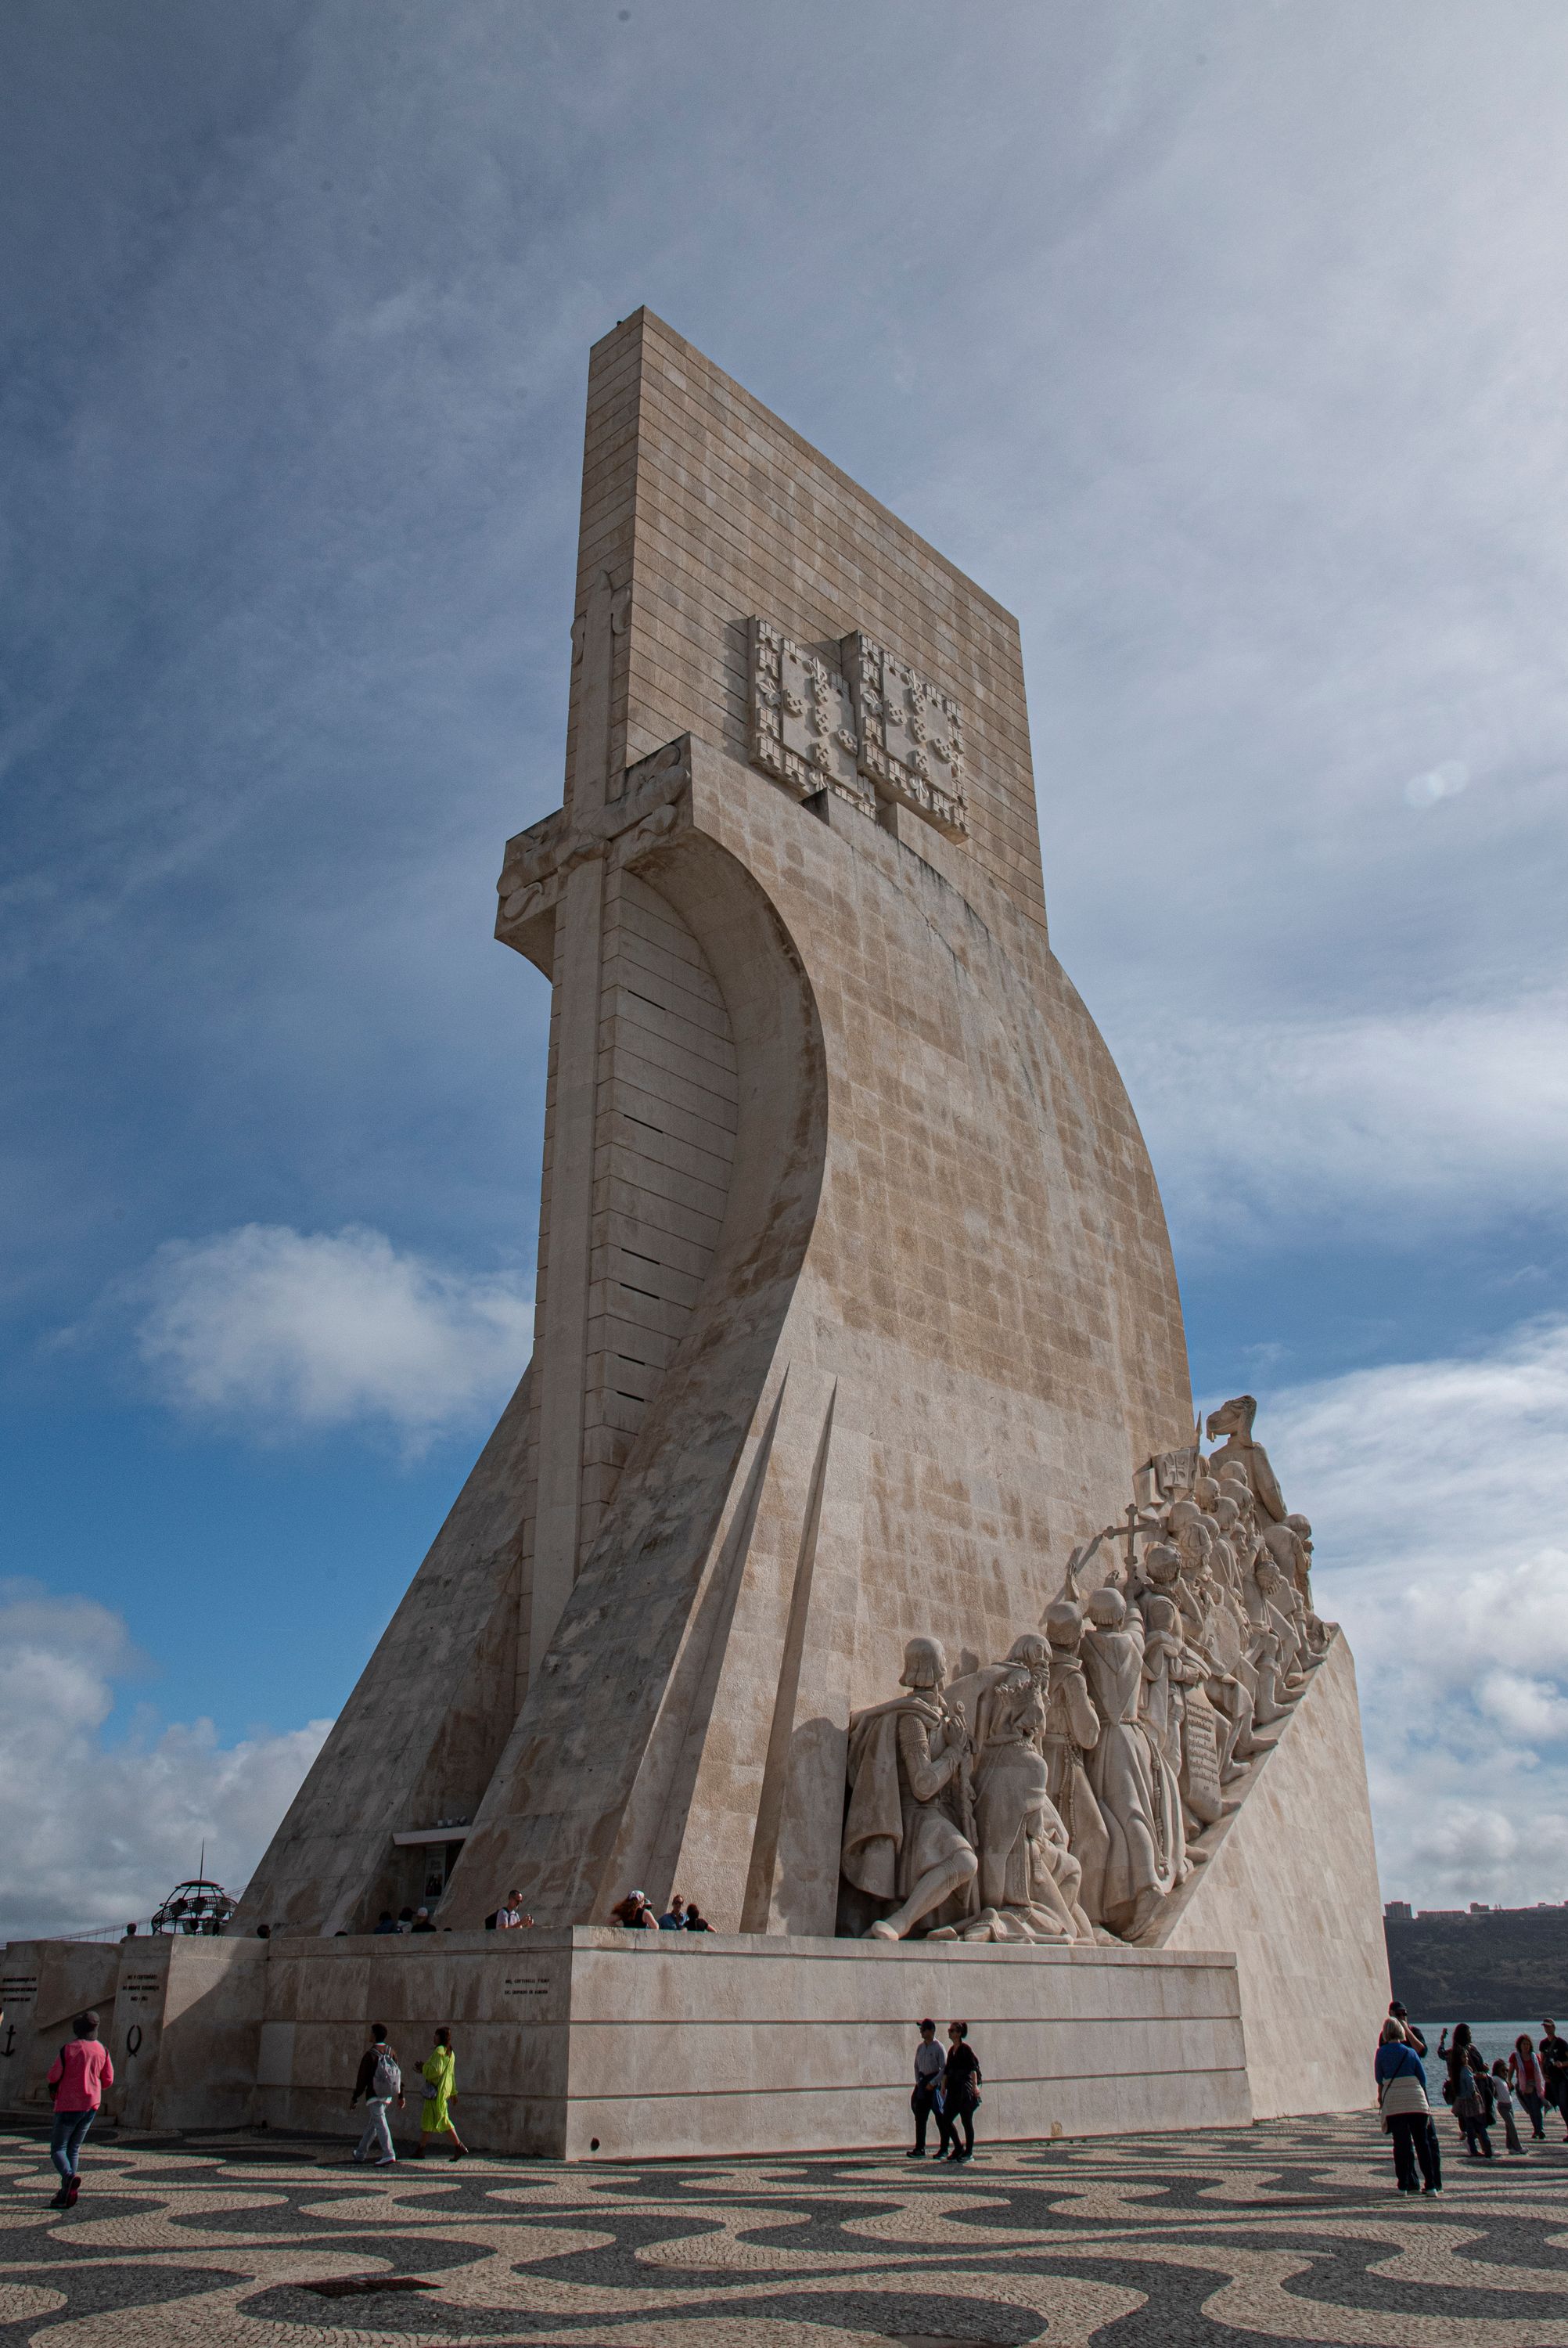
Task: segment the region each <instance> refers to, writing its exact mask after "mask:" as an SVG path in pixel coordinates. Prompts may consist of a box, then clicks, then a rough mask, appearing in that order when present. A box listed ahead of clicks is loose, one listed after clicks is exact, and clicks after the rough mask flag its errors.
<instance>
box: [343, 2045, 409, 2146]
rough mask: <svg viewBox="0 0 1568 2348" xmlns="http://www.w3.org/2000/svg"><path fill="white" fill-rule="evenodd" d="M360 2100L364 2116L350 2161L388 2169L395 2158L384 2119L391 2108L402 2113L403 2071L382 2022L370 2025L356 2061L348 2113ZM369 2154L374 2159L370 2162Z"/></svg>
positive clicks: (390, 2134)
mask: <svg viewBox="0 0 1568 2348" xmlns="http://www.w3.org/2000/svg"><path fill="white" fill-rule="evenodd" d="M361 2096H364V2108H365V2113H366V2118H365V2124H364V2135H363V2136H362V2137H360V2140H359V2146H358V2149H357V2150H356V2151H355V2153H354V2158H355V2160H358V2161H366V2160H369V2161H371V2166H372V2168H392V2166H393V2165H394V2163H395V2161H396V2158H397V2155H396V2153H395V2150H394V2149H393V2144H392V2128H391V2126H390V2124H389V2121H388V2118H387V2115H388V2113H389V2111H390V2110H391V2107H392V2106H393V2105H394V2104H395V2105H396V2106H397V2108H398V2110H399V2111H401V2110H402V2109H403V2067H402V2065H401V2064H400V2063H399V2062H398V2059H397V2049H396V2048H395V2046H393V2045H392V2044H390V2043H389V2041H388V2039H387V2035H386V2024H385V2023H384V2022H373V2023H372V2024H371V2027H370V2044H369V2045H368V2046H367V2047H366V2048H365V2050H364V2054H363V2055H361V2056H360V2058H359V2076H358V2078H357V2079H355V2081H354V2093H353V2095H352V2096H350V2097H349V2099H348V2107H349V2109H350V2111H351V2112H352V2111H353V2109H354V2106H355V2104H357V2103H358V2101H359V2099H360V2097H361ZM373 2153H374V2156H375V2157H374V2160H371V2156H372V2154H373Z"/></svg>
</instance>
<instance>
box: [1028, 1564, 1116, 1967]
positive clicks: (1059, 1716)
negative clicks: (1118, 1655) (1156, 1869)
mask: <svg viewBox="0 0 1568 2348" xmlns="http://www.w3.org/2000/svg"><path fill="white" fill-rule="evenodd" d="M1045 1635H1046V1639H1047V1641H1048V1643H1049V1644H1050V1686H1049V1689H1048V1691H1047V1694H1046V1704H1045V1735H1044V1738H1043V1740H1042V1743H1043V1750H1044V1754H1045V1766H1046V1770H1047V1774H1048V1784H1049V1787H1050V1799H1051V1806H1052V1807H1053V1808H1054V1809H1055V1811H1056V1814H1057V1816H1058V1817H1059V1818H1061V1822H1062V1824H1063V1825H1064V1826H1065V1828H1067V1840H1068V1847H1069V1849H1071V1852H1072V1855H1073V1857H1074V1859H1077V1861H1078V1864H1079V1867H1080V1869H1081V1882H1080V1885H1079V1893H1078V1899H1079V1905H1080V1906H1081V1909H1082V1910H1083V1912H1084V1914H1085V1916H1087V1917H1088V1919H1089V1921H1090V1922H1091V1924H1093V1925H1095V1926H1097V1927H1101V1928H1102V1927H1103V1926H1104V1922H1105V1868H1106V1863H1107V1861H1108V1860H1109V1859H1110V1857H1111V1833H1110V1829H1109V1828H1108V1827H1107V1826H1106V1823H1105V1818H1104V1814H1103V1812H1102V1809H1101V1807H1100V1804H1099V1801H1098V1800H1097V1799H1096V1797H1095V1793H1094V1788H1093V1787H1092V1786H1091V1784H1090V1782H1089V1772H1088V1770H1087V1769H1086V1768H1085V1766H1084V1756H1085V1755H1086V1754H1090V1753H1092V1752H1093V1750H1094V1747H1095V1746H1097V1745H1098V1744H1099V1742H1100V1715H1099V1714H1098V1712H1096V1710H1095V1708H1094V1704H1093V1700H1092V1698H1091V1695H1090V1693H1089V1686H1088V1682H1087V1680H1086V1679H1085V1677H1084V1671H1083V1661H1082V1657H1081V1654H1080V1653H1079V1648H1080V1644H1081V1640H1082V1637H1083V1609H1082V1608H1081V1606H1080V1605H1079V1604H1078V1603H1077V1601H1076V1600H1074V1599H1071V1598H1060V1599H1058V1600H1057V1601H1056V1602H1055V1603H1054V1604H1053V1605H1050V1606H1048V1607H1047V1608H1046V1610H1045Z"/></svg>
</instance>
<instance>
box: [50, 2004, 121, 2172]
mask: <svg viewBox="0 0 1568 2348" xmlns="http://www.w3.org/2000/svg"><path fill="white" fill-rule="evenodd" d="M72 2028H73V2029H74V2030H75V2032H76V2036H75V2037H74V2038H73V2039H72V2040H71V2042H70V2044H69V2045H68V2046H62V2047H61V2049H60V2051H59V2053H58V2054H57V2055H56V2057H55V2062H54V2068H53V2069H52V2070H51V2071H50V2073H49V2080H48V2086H49V2093H50V2095H51V2096H53V2097H54V2099H55V2125H54V2128H53V2130H52V2132H51V2134H50V2137H49V2158H50V2159H51V2160H52V2161H53V2162H54V2164H55V2167H56V2168H57V2169H58V2170H59V2172H60V2189H59V2191H58V2192H57V2193H56V2196H55V2198H54V2200H53V2202H52V2204H51V2205H50V2206H51V2207H52V2208H53V2209H72V2208H74V2206H75V2204H76V2199H77V2194H78V2193H79V2192H80V2191H81V2188H82V2180H81V2178H79V2177H78V2176H77V2157H78V2156H79V2155H80V2152H81V2149H82V2139H83V2138H84V2137H85V2136H86V2135H87V2130H88V2129H89V2128H90V2127H91V2126H92V2124H93V2120H94V2117H95V2116H96V2115H97V2110H98V2107H99V2106H100V2105H101V2104H102V2102H103V2096H104V2089H105V2088H106V2087H112V2086H113V2085H114V2065H113V2064H112V2063H111V2062H110V2061H109V2051H108V2047H107V2046H105V2045H104V2044H102V2042H101V2041H100V2039H99V2037H98V2018H97V2014H96V2013H92V2012H90V2011H89V2012H88V2013H78V2014H77V2018H76V2021H75V2023H74V2024H72Z"/></svg>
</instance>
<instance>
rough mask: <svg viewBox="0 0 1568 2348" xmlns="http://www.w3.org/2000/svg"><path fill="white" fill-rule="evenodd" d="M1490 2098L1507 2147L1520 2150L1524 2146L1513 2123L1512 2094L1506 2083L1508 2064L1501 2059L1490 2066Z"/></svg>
mask: <svg viewBox="0 0 1568 2348" xmlns="http://www.w3.org/2000/svg"><path fill="white" fill-rule="evenodd" d="M1491 2100H1492V2102H1493V2104H1494V2105H1495V2106H1496V2107H1497V2116H1498V2117H1499V2119H1500V2120H1501V2122H1502V2132H1503V2135H1504V2136H1505V2137H1506V2138H1507V2140H1508V2149H1509V2150H1510V2152H1522V2151H1523V2150H1524V2147H1523V2146H1522V2144H1521V2143H1520V2141H1519V2130H1518V2129H1517V2128H1516V2127H1514V2125H1513V2096H1512V2092H1511V2091H1510V2088H1509V2085H1508V2065H1507V2064H1506V2063H1504V2062H1502V2061H1501V2060H1500V2061H1498V2062H1496V2063H1494V2064H1493V2065H1492V2066H1491Z"/></svg>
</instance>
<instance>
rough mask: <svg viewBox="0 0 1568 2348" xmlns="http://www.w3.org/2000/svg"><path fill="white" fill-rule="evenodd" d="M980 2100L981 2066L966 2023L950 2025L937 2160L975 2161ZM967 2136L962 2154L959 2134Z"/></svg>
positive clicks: (943, 2075)
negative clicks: (940, 2135)
mask: <svg viewBox="0 0 1568 2348" xmlns="http://www.w3.org/2000/svg"><path fill="white" fill-rule="evenodd" d="M979 2100H980V2066H979V2059H978V2057H977V2056H976V2054H975V2050H974V2048H973V2047H972V2046H971V2045H970V2044H969V2025H968V2023H967V2022H949V2023H948V2059H947V2061H946V2063H945V2064H944V2065H942V2110H941V2116H940V2119H939V2122H938V2125H939V2126H940V2127H941V2131H942V2142H941V2145H940V2146H939V2147H938V2152H937V2157H938V2160H940V2159H941V2158H942V2157H943V2154H944V2152H945V2153H946V2155H947V2157H948V2159H949V2160H972V2159H973V2158H974V2157H975V2110H976V2106H978V2105H979ZM960 2128H962V2130H963V2132H964V2144H963V2149H962V2151H960V2150H959V2148H958V2130H959V2129H960Z"/></svg>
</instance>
